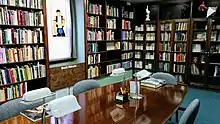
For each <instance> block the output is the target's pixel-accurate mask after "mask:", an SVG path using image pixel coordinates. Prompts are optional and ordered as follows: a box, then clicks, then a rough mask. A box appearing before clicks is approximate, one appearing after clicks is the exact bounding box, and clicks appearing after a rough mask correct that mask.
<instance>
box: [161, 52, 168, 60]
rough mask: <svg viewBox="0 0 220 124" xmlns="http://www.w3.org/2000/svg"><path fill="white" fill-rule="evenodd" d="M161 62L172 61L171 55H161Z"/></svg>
mask: <svg viewBox="0 0 220 124" xmlns="http://www.w3.org/2000/svg"><path fill="white" fill-rule="evenodd" d="M159 60H162V61H170V53H166V52H163V53H160V54H159Z"/></svg>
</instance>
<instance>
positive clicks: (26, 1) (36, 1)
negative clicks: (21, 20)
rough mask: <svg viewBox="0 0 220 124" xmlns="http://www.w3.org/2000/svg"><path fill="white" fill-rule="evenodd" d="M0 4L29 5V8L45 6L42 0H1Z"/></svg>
mask: <svg viewBox="0 0 220 124" xmlns="http://www.w3.org/2000/svg"><path fill="white" fill-rule="evenodd" d="M0 4H2V5H10V6H19V7H27V8H36V9H42V8H43V6H42V5H43V1H42V0H0Z"/></svg>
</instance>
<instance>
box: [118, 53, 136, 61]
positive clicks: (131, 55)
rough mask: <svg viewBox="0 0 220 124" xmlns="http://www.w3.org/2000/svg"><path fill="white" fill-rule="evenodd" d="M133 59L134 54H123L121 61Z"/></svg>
mask: <svg viewBox="0 0 220 124" xmlns="http://www.w3.org/2000/svg"><path fill="white" fill-rule="evenodd" d="M132 57H133V53H123V54H122V55H121V59H122V60H125V59H132Z"/></svg>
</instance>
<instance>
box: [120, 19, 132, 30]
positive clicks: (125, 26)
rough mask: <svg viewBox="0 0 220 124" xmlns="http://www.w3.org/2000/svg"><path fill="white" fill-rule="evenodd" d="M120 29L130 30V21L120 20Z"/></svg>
mask: <svg viewBox="0 0 220 124" xmlns="http://www.w3.org/2000/svg"><path fill="white" fill-rule="evenodd" d="M122 29H128V30H131V21H127V20H124V19H123V20H122Z"/></svg>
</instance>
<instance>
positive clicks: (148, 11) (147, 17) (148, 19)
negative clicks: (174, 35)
mask: <svg viewBox="0 0 220 124" xmlns="http://www.w3.org/2000/svg"><path fill="white" fill-rule="evenodd" d="M146 21H150V10H149V8H148V5H147V8H146Z"/></svg>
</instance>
